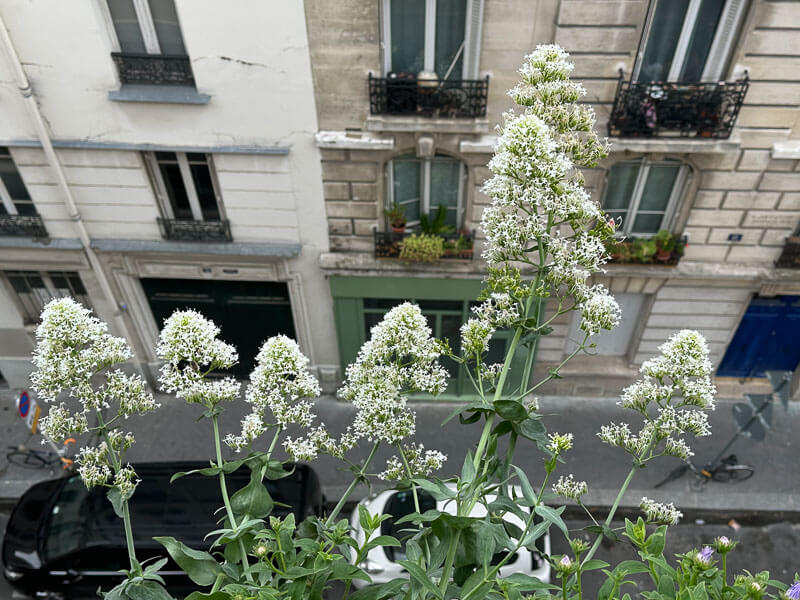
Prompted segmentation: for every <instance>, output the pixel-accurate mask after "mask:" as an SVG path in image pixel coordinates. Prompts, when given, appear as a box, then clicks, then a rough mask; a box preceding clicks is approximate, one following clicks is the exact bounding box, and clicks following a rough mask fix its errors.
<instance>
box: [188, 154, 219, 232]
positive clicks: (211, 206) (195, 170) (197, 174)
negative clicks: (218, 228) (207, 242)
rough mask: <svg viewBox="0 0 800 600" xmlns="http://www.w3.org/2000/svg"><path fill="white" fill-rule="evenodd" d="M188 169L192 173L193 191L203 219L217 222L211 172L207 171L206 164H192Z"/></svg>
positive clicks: (215, 199) (216, 207) (215, 198)
mask: <svg viewBox="0 0 800 600" xmlns="http://www.w3.org/2000/svg"><path fill="white" fill-rule="evenodd" d="M189 169H190V170H191V171H192V180H193V181H194V189H195V191H196V192H197V199H198V201H199V202H200V210H202V211H203V219H204V220H206V221H219V207H218V206H217V196H216V194H215V193H214V184H213V183H211V172H210V171H209V169H208V164H201V165H196V164H193V165H191V166H190V167H189Z"/></svg>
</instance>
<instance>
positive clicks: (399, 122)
mask: <svg viewBox="0 0 800 600" xmlns="http://www.w3.org/2000/svg"><path fill="white" fill-rule="evenodd" d="M367 131H394V132H399V133H403V132H417V131H425V132H430V133H486V132H488V131H489V120H488V119H432V118H426V117H388V116H380V115H372V116H369V117H367Z"/></svg>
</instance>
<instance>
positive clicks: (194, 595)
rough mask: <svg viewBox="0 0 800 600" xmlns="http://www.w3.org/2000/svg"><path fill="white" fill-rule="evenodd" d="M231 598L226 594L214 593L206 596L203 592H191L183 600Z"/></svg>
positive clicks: (228, 599) (222, 599) (221, 599)
mask: <svg viewBox="0 0 800 600" xmlns="http://www.w3.org/2000/svg"><path fill="white" fill-rule="evenodd" d="M232 597H233V596H231V595H230V594H228V593H226V592H220V591H217V592H214V593H213V594H206V593H203V592H192V593H191V594H189V595H188V596H186V599H185V600H231V598H232Z"/></svg>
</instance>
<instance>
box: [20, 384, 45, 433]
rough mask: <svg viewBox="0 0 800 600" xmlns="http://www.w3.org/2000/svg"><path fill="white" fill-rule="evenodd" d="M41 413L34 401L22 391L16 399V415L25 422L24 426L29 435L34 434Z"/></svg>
mask: <svg viewBox="0 0 800 600" xmlns="http://www.w3.org/2000/svg"><path fill="white" fill-rule="evenodd" d="M41 412H42V409H41V407H40V406H39V404H38V403H37V402H36V400H34V399H33V398H31V397H30V394H28V392H27V391H24V390H23V392H22V393H21V394H20V395H19V398H17V413H18V414H19V416H20V418H22V419H24V420H25V426H26V427H27V428H28V429H30V430H31V433H36V428H37V427H38V425H39V414H40V413H41Z"/></svg>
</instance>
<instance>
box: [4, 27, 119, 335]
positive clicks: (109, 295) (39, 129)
mask: <svg viewBox="0 0 800 600" xmlns="http://www.w3.org/2000/svg"><path fill="white" fill-rule="evenodd" d="M0 37H2V41H3V46H4V47H5V50H6V54H7V55H8V58H9V62H10V63H11V66H12V67H13V69H14V76H15V78H16V81H17V87H18V88H19V91H20V93H21V94H22V97H23V98H24V99H25V107H26V108H27V110H28V113H29V115H30V117H31V119H32V120H33V124H34V126H35V127H36V134H37V136H38V138H39V142H40V143H41V144H42V148H43V149H44V153H45V155H46V156H47V162H48V164H49V165H50V168H51V169H52V170H53V174H54V175H55V177H56V185H57V186H58V189H59V190H60V191H61V196H62V199H63V200H64V204H65V205H66V207H67V212H68V213H69V216H70V218H71V219H72V221H73V223H75V227H77V229H78V237H79V238H80V241H81V246H83V250H84V252H85V253H86V256H87V258H88V259H89V264H90V265H91V267H92V270H93V271H94V274H95V276H96V277H97V280H98V281H99V282H100V288H101V289H102V290H103V295H104V296H105V297H106V300H107V301H108V302H110V303H111V305H112V306H113V307H114V318H115V320H116V321H117V326H118V327H119V331H120V332H121V333H122V335H123V336H124V337H125V338H126V339H127V340H129V343H130V340H131V339H132V338H131V336H130V333H129V331H128V327H127V325H126V324H125V320H124V319H123V318H122V313H121V312H120V310H119V305H118V304H117V302H116V300H115V299H114V292H113V290H112V288H111V284H110V282H109V280H108V276H107V275H106V273H105V271H104V270H103V265H102V263H101V262H100V259H99V258H98V257H97V254H96V253H95V251H94V250H93V249H92V241H91V238H90V237H89V232H88V231H87V230H86V225H85V224H84V222H83V218H82V217H81V213H80V211H79V210H78V206H77V204H76V203H75V198H74V197H73V196H72V191H71V190H70V188H69V184H68V183H67V178H66V176H65V175H64V169H63V167H62V166H61V162H60V161H59V160H58V156H56V153H55V150H53V143H52V141H51V139H50V133H49V132H48V131H47V126H46V125H45V122H44V119H42V113H41V112H40V111H39V105H38V104H37V103H36V98H35V97H34V95H33V89H32V88H31V84H30V82H29V81H28V76H27V75H26V74H25V70H24V69H23V68H22V63H21V62H20V60H19V56H18V55H17V51H16V49H15V48H14V43H13V42H12V41H11V37H10V36H9V34H8V28H7V27H6V24H5V21H4V20H3V15H2V14H0Z"/></svg>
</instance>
